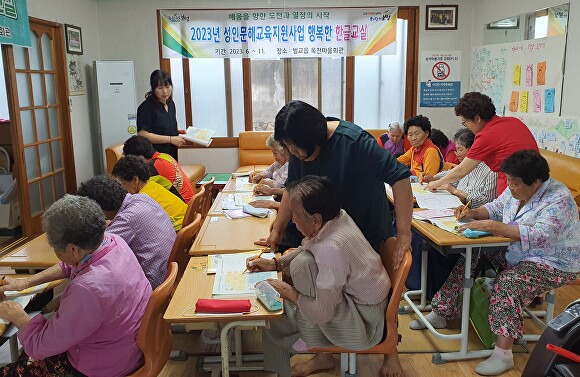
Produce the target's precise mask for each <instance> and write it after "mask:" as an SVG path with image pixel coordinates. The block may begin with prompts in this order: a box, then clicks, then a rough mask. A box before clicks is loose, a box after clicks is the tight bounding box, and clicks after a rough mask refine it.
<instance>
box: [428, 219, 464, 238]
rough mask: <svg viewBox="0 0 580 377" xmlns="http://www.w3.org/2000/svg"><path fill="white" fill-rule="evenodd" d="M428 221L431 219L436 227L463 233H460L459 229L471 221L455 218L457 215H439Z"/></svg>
mask: <svg viewBox="0 0 580 377" xmlns="http://www.w3.org/2000/svg"><path fill="white" fill-rule="evenodd" d="M427 221H429V222H430V223H431V224H433V225H435V226H436V227H438V228H441V229H443V230H446V231H448V232H450V233H453V234H461V233H459V231H458V229H459V228H460V227H461V226H463V225H465V224H467V223H469V221H463V220H457V219H456V218H455V216H449V217H438V218H434V219H429V220H427Z"/></svg>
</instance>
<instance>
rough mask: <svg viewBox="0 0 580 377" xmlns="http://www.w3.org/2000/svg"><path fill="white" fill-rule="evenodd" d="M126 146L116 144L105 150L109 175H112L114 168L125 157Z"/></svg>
mask: <svg viewBox="0 0 580 377" xmlns="http://www.w3.org/2000/svg"><path fill="white" fill-rule="evenodd" d="M124 145H125V144H124V143H121V144H115V145H111V146H110V147H107V149H105V159H106V160H107V174H109V175H110V174H111V172H112V171H113V167H114V166H115V164H116V163H117V161H119V160H120V159H121V157H123V146H124Z"/></svg>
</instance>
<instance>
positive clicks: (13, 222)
mask: <svg viewBox="0 0 580 377" xmlns="http://www.w3.org/2000/svg"><path fill="white" fill-rule="evenodd" d="M19 226H20V206H19V205H18V203H12V204H0V228H8V229H14V228H17V227H19Z"/></svg>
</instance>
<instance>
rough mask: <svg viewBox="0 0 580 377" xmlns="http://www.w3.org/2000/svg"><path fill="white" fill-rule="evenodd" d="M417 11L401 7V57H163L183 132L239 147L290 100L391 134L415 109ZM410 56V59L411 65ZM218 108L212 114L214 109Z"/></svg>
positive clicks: (267, 126)
mask: <svg viewBox="0 0 580 377" xmlns="http://www.w3.org/2000/svg"><path fill="white" fill-rule="evenodd" d="M417 8H418V7H399V13H398V17H399V18H398V20H397V46H396V54H395V55H382V56H357V57H354V58H353V57H349V58H344V57H343V58H326V57H321V58H291V59H248V58H244V59H233V58H231V59H229V58H226V59H216V58H214V59H199V58H196V59H189V60H188V59H162V60H161V66H162V67H163V69H170V70H171V72H170V73H171V76H172V80H173V85H174V94H173V97H174V100H175V102H176V106H177V109H178V114H177V118H178V124H179V127H180V128H185V127H186V126H187V125H195V126H198V127H202V128H209V129H213V130H215V134H214V137H216V138H220V137H222V138H227V139H223V141H222V142H220V141H219V140H218V142H217V143H216V142H215V141H216V140H214V143H213V144H212V146H214V147H215V146H217V147H231V146H237V144H236V143H237V141H236V139H235V138H237V136H238V135H239V133H240V132H242V131H246V130H255V131H262V130H272V129H273V128H274V120H275V116H276V114H277V113H278V111H279V110H280V108H281V107H282V106H283V105H284V104H285V103H287V102H288V101H290V100H294V99H297V100H302V101H305V102H308V103H310V104H311V105H313V106H315V107H317V108H318V109H320V110H321V112H322V113H323V114H324V115H325V116H333V117H338V118H342V119H346V120H351V121H353V122H355V123H356V124H358V125H359V126H361V127H363V128H386V127H387V125H388V124H389V123H390V122H392V121H399V122H402V121H404V120H405V118H406V117H408V116H410V115H411V114H412V113H413V112H414V111H415V109H416V103H415V102H416V89H413V93H407V91H406V87H410V88H415V87H416V85H415V83H416V80H417V77H416V72H415V71H416V69H415V67H416V64H417V62H416V59H417V57H416V55H415V53H414V51H415V48H414V46H416V45H417V43H418V41H417V38H418V33H417V25H418V24H417V20H418V9H417ZM408 58H410V59H411V61H407V59H408ZM210 109H211V111H210Z"/></svg>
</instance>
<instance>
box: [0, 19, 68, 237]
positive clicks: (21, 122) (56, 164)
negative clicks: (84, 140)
mask: <svg viewBox="0 0 580 377" xmlns="http://www.w3.org/2000/svg"><path fill="white" fill-rule="evenodd" d="M30 35H31V40H32V47H30V48H23V47H20V46H4V47H3V53H4V61H5V75H6V83H7V93H8V97H9V107H10V127H11V134H12V145H13V148H14V159H15V167H14V171H15V172H16V178H17V182H18V194H19V201H20V208H21V219H22V227H23V233H24V235H25V236H34V235H36V234H39V233H40V232H41V218H42V214H43V213H44V211H45V210H46V209H47V208H48V207H50V205H51V204H52V203H54V202H55V201H56V200H58V199H60V198H61V197H63V196H64V194H65V193H66V192H71V191H75V189H76V180H75V166H74V156H73V150H72V137H71V127H70V116H69V113H68V94H67V90H66V77H65V72H66V60H65V54H64V44H63V37H64V35H63V30H62V26H61V25H59V24H55V23H52V22H48V21H43V20H39V19H34V18H30Z"/></svg>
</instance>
